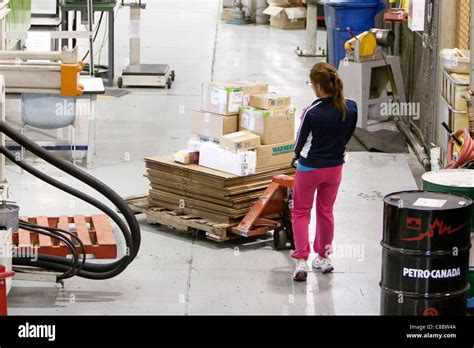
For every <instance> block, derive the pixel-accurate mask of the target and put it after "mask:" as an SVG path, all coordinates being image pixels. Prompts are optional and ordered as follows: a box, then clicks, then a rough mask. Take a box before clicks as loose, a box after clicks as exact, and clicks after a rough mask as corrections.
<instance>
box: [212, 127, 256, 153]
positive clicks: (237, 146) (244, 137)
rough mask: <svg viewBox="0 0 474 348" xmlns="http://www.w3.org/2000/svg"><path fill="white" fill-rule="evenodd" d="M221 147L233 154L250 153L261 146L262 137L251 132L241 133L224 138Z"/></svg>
mask: <svg viewBox="0 0 474 348" xmlns="http://www.w3.org/2000/svg"><path fill="white" fill-rule="evenodd" d="M220 145H221V147H222V148H223V149H226V150H228V151H232V152H240V151H249V150H254V149H256V148H258V147H259V146H260V137H259V136H258V135H256V134H253V133H251V132H249V131H241V132H236V133H231V134H227V135H224V136H222V137H221V140H220Z"/></svg>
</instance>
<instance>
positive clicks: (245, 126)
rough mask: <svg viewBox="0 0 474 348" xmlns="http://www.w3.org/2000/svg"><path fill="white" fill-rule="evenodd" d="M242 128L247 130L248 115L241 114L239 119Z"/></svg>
mask: <svg viewBox="0 0 474 348" xmlns="http://www.w3.org/2000/svg"><path fill="white" fill-rule="evenodd" d="M240 124H241V125H242V127H244V128H248V125H249V115H247V114H243V115H242V118H241V123H240Z"/></svg>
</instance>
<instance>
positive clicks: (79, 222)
mask: <svg viewBox="0 0 474 348" xmlns="http://www.w3.org/2000/svg"><path fill="white" fill-rule="evenodd" d="M74 224H75V225H76V232H77V236H78V237H79V239H80V240H81V241H82V243H83V244H84V245H85V246H86V247H87V246H91V245H92V241H91V237H90V236H89V230H88V228H87V222H86V219H85V217H84V216H83V215H74Z"/></svg>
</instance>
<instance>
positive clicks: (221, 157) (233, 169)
mask: <svg viewBox="0 0 474 348" xmlns="http://www.w3.org/2000/svg"><path fill="white" fill-rule="evenodd" d="M199 165H201V166H203V167H207V168H211V169H215V170H220V171H221V172H224V173H229V174H233V175H237V176H246V175H252V174H255V171H256V168H257V153H256V152H255V151H243V152H238V153H235V152H231V151H227V150H224V149H223V148H221V147H220V146H219V145H217V144H214V143H203V144H202V145H201V150H200V153H199Z"/></svg>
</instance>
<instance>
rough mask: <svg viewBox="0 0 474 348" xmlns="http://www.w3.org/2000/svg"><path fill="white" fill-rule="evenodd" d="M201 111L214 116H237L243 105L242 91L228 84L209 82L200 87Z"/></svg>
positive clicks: (238, 87) (237, 86) (232, 84)
mask: <svg viewBox="0 0 474 348" xmlns="http://www.w3.org/2000/svg"><path fill="white" fill-rule="evenodd" d="M201 87H202V88H201V109H202V110H203V111H207V112H212V113H215V114H220V115H225V116H232V115H238V114H239V109H240V107H241V106H242V105H243V98H244V89H243V88H242V86H240V85H237V84H235V83H230V82H210V83H203V84H202V86H201Z"/></svg>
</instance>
